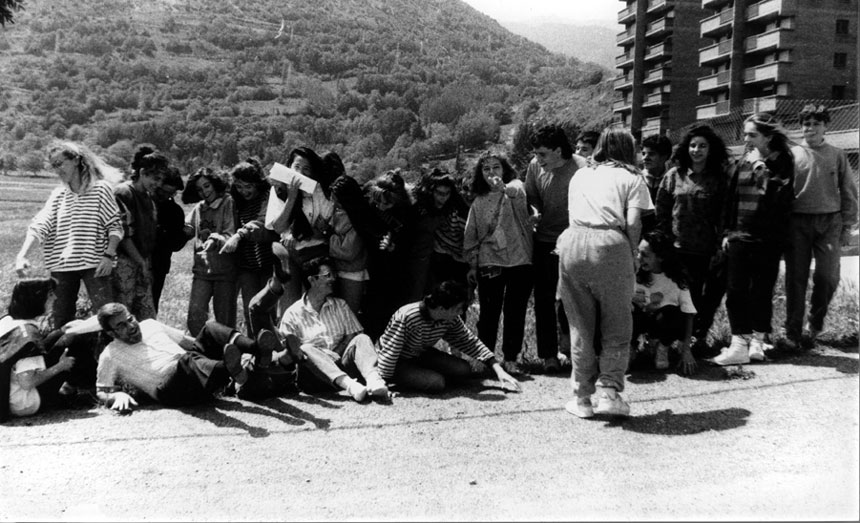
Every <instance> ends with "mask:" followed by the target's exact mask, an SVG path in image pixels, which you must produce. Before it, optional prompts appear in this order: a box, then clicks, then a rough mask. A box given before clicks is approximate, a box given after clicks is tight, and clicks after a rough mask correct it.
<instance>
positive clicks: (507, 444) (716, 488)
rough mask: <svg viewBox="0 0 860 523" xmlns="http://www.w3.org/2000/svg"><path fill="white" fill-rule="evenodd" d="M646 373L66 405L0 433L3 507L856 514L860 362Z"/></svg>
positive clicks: (522, 514) (773, 516)
mask: <svg viewBox="0 0 860 523" xmlns="http://www.w3.org/2000/svg"><path fill="white" fill-rule="evenodd" d="M735 370H738V369H730V372H729V373H727V372H726V371H725V370H724V369H721V368H715V367H708V368H705V369H703V371H702V372H701V373H700V374H698V375H697V376H696V377H695V378H685V377H681V376H678V375H676V374H674V373H670V374H658V373H649V372H641V373H636V374H634V375H632V376H630V377H629V378H630V381H629V384H628V390H627V391H626V392H625V397H627V398H628V399H629V400H630V403H631V407H632V415H633V416H632V417H631V418H628V419H625V420H611V419H607V418H599V417H596V418H594V419H592V420H581V419H578V418H575V417H573V416H571V415H570V414H568V413H567V412H565V411H564V408H563V406H564V403H565V402H566V401H567V400H568V399H569V384H568V380H567V378H566V377H565V376H542V375H536V376H531V377H527V378H526V379H524V382H523V388H524V392H523V393H521V394H513V393H506V392H504V391H503V390H501V389H500V388H498V387H497V386H495V384H494V382H493V381H490V380H483V381H476V382H475V383H473V384H471V385H469V386H467V387H464V388H461V389H458V390H455V391H453V392H452V393H449V394H446V395H444V396H441V397H436V398H427V397H421V396H411V395H407V394H403V395H400V396H398V397H396V398H394V400H393V402H392V403H391V404H388V405H385V404H375V403H372V404H364V405H357V404H355V403H354V402H353V401H352V400H351V399H349V398H347V397H346V396H340V395H337V394H329V395H322V396H308V395H306V394H300V395H297V396H288V397H285V398H280V399H271V400H267V401H264V402H262V403H259V404H256V403H251V402H245V401H241V400H238V399H236V398H222V399H219V400H217V401H216V402H215V403H214V404H212V405H209V406H207V407H201V408H195V409H186V410H171V409H165V408H159V407H157V406H145V407H144V408H143V409H142V410H140V411H136V412H135V413H133V414H132V415H129V416H120V415H118V414H116V413H113V412H110V411H108V410H106V409H104V408H99V407H94V408H86V407H84V408H80V409H77V410H69V411H55V412H50V413H47V414H45V415H41V416H39V417H36V418H31V419H27V420H24V419H21V420H15V421H13V422H11V423H7V424H6V425H4V426H0V436H1V437H0V519H2V520H4V521H24V520H67V521H125V520H155V521H165V520H230V521H265V520H308V519H312V520H389V521H391V520H396V521H402V520H480V521H488V520H533V521H537V520H541V521H547V520H631V519H633V520H691V519H692V520H857V519H858V518H860V511H858V497H860V485H858V473H860V470H858V468H860V467H858V444H860V443H858V442H860V433H858V418H860V404H858V397H860V394H858V390H860V382H858V356H857V349H856V348H854V349H851V350H850V351H847V352H843V351H838V350H835V349H829V348H827V349H825V348H819V349H816V350H815V351H813V352H812V353H810V354H808V355H806V356H802V357H794V358H790V359H785V360H779V361H776V362H770V363H766V364H757V365H749V366H744V367H743V368H741V369H739V370H740V371H741V372H734V371H735Z"/></svg>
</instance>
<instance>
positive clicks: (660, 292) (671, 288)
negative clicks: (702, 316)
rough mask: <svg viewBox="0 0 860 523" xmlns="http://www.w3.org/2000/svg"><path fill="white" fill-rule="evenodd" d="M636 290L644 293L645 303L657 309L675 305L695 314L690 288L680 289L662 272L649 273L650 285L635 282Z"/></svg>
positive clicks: (687, 312)
mask: <svg viewBox="0 0 860 523" xmlns="http://www.w3.org/2000/svg"><path fill="white" fill-rule="evenodd" d="M635 291H636V292H644V293H645V303H646V304H648V303H650V304H652V305H654V306H656V307H657V308H658V309H659V308H663V307H666V306H668V305H675V306H676V307H679V308H680V309H681V312H683V313H685V314H696V307H695V305H693V299H692V298H691V297H690V289H681V288H679V287H678V284H677V283H675V282H674V281H672V279H671V278H669V277H668V276H666V275H665V274H664V273H662V272H660V273H651V285H650V286H648V287H646V286H644V285H642V284H641V283H637V284H636V289H635Z"/></svg>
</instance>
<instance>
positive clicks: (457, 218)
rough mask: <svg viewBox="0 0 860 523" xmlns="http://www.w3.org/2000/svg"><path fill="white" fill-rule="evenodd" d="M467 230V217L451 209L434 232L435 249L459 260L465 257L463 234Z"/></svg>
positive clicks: (463, 259) (462, 260)
mask: <svg viewBox="0 0 860 523" xmlns="http://www.w3.org/2000/svg"><path fill="white" fill-rule="evenodd" d="M465 230H466V218H464V217H463V216H461V215H460V213H458V212H457V211H451V212H449V213H448V215H447V216H446V217H445V220H444V221H443V222H442V223H441V224H440V225H439V227H438V228H437V229H436V232H435V233H434V235H435V239H436V244H435V247H434V251H435V252H438V253H441V254H447V255H449V256H451V257H452V258H454V259H455V260H457V261H459V262H465V261H466V260H465V258H463V234H464V231H465Z"/></svg>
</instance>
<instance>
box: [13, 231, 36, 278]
mask: <svg viewBox="0 0 860 523" xmlns="http://www.w3.org/2000/svg"><path fill="white" fill-rule="evenodd" d="M41 243H42V242H41V241H39V238H37V237H36V235H35V234H34V233H32V232H31V231H29V230H28V231H27V235H26V236H25V237H24V244H23V245H21V250H20V251H18V256H16V257H15V272H17V273H18V277H19V278H23V277H25V276H27V271H28V270H29V269H30V260H28V259H27V256H29V254H30V250H31V249H32V248H33V246H34V245H40V244H41Z"/></svg>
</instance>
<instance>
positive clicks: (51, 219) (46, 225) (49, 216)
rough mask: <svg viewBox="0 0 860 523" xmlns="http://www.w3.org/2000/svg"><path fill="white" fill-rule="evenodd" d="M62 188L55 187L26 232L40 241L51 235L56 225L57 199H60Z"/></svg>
mask: <svg viewBox="0 0 860 523" xmlns="http://www.w3.org/2000/svg"><path fill="white" fill-rule="evenodd" d="M62 193H63V188H62V187H57V188H56V189H54V190H53V191H52V192H51V195H50V196H48V201H46V202H45V205H44V206H43V207H42V209H41V210H40V211H39V212H38V213H37V214H36V216H34V217H33V220H32V221H31V222H30V226H29V228H28V230H29V231H30V232H31V233H32V234H33V235H34V236H35V237H36V238H37V239H38V240H39V241H40V242H44V241H45V238H47V237H48V236H50V235H51V233H52V232H53V231H54V228H55V227H56V224H57V208H58V207H59V199H60V198H61V197H62Z"/></svg>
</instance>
